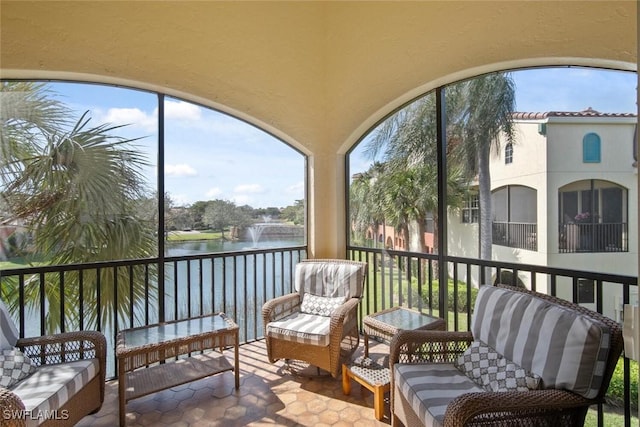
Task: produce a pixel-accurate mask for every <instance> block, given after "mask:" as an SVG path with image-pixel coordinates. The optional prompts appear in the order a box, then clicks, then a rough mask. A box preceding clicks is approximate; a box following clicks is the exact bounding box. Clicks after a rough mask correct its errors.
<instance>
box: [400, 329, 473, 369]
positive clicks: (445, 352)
mask: <svg viewBox="0 0 640 427" xmlns="http://www.w3.org/2000/svg"><path fill="white" fill-rule="evenodd" d="M472 341H473V336H472V335H471V332H453V331H425V330H400V331H399V332H398V333H397V334H396V335H395V336H394V337H393V338H392V340H391V344H390V348H389V364H390V367H391V368H392V369H391V371H392V372H393V365H394V364H395V363H427V362H428V363H453V361H454V360H455V359H456V358H457V357H458V356H459V355H460V354H462V353H464V351H465V350H466V349H467V348H468V347H469V345H470V344H471V342H472Z"/></svg>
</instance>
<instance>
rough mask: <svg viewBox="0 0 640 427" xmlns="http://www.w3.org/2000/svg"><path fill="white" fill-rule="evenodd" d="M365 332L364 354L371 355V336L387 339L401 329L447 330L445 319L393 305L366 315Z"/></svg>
mask: <svg viewBox="0 0 640 427" xmlns="http://www.w3.org/2000/svg"><path fill="white" fill-rule="evenodd" d="M362 325H363V327H362V329H363V332H364V356H365V357H368V356H369V337H370V336H372V337H378V338H381V339H383V340H385V341H391V338H393V336H394V335H395V334H396V333H397V332H398V331H399V330H400V329H413V330H435V331H445V330H446V329H447V328H446V326H447V325H446V323H445V321H444V319H441V318H439V317H434V316H430V315H428V314H424V313H421V312H419V311H416V310H411V309H408V308H404V307H392V308H389V309H386V310H382V311H378V312H376V313H373V314H370V315H368V316H365V318H364V319H363V320H362Z"/></svg>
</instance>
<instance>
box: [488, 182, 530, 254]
mask: <svg viewBox="0 0 640 427" xmlns="http://www.w3.org/2000/svg"><path fill="white" fill-rule="evenodd" d="M491 204H492V215H493V221H492V222H493V223H492V239H493V244H494V245H500V246H508V247H510V248H519V249H526V250H530V251H537V250H538V192H537V191H536V189H534V188H531V187H525V186H523V185H507V186H505V187H501V188H498V189H495V190H494V191H493V192H492V193H491Z"/></svg>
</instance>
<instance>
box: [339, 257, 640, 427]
mask: <svg viewBox="0 0 640 427" xmlns="http://www.w3.org/2000/svg"><path fill="white" fill-rule="evenodd" d="M347 254H348V257H349V258H350V259H353V260H359V261H366V262H368V264H369V274H368V276H367V279H366V283H365V291H364V296H363V301H362V303H361V304H360V313H359V317H360V319H362V318H363V317H364V316H366V315H367V314H370V313H374V312H376V311H379V310H383V309H386V308H390V307H393V306H398V305H401V306H405V307H408V308H413V309H416V310H419V311H421V312H424V313H428V314H432V315H436V316H439V317H442V318H444V319H445V321H446V322H447V325H448V329H449V330H456V331H460V330H463V331H468V330H470V329H471V317H472V308H473V304H474V302H475V295H476V293H477V287H478V285H480V284H489V283H491V284H493V283H495V282H496V278H501V279H502V280H501V283H505V278H509V280H510V282H507V284H511V285H516V286H518V285H519V286H522V285H524V286H526V287H527V288H530V289H532V290H536V291H539V292H543V293H547V294H550V295H554V296H558V297H560V298H563V299H566V300H568V301H572V302H575V303H579V302H580V300H581V293H584V291H585V289H584V284H585V283H593V287H594V289H593V290H591V292H592V295H593V303H591V304H586V306H587V307H588V308H590V309H592V310H595V311H597V312H599V313H603V314H605V315H606V316H609V317H612V318H613V319H614V320H617V321H620V317H621V310H622V304H625V303H629V302H630V296H631V294H632V293H635V295H637V292H638V286H637V282H638V278H637V277H631V276H623V275H616V274H609V273H596V272H586V271H576V270H569V269H561V268H551V267H545V266H536V265H526V264H516V263H505V262H498V261H483V260H479V259H472V258H461V257H452V256H438V255H437V254H423V253H414V252H401V251H391V250H384V249H372V248H364V247H348V248H347ZM505 273H509V274H505ZM442 278H444V280H446V281H447V282H448V283H447V286H443V287H441V286H440V285H439V283H440V280H441V279H442ZM498 281H500V280H498ZM636 298H637V296H636ZM445 307H446V308H445ZM622 365H623V378H624V399H623V400H624V402H620V404H621V405H622V406H623V407H624V420H625V424H624V425H625V426H627V427H629V426H631V415H632V414H631V380H630V373H631V369H630V361H629V359H628V358H623V362H622ZM596 409H597V419H598V426H603V425H606V423H605V422H604V410H603V406H602V405H598V407H597V408H596ZM633 415H634V416H635V413H634V414H633Z"/></svg>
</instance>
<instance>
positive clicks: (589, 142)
mask: <svg viewBox="0 0 640 427" xmlns="http://www.w3.org/2000/svg"><path fill="white" fill-rule="evenodd" d="M582 162H583V163H600V137H599V136H598V134H596V133H588V134H586V135H585V136H584V138H583V139H582Z"/></svg>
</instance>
